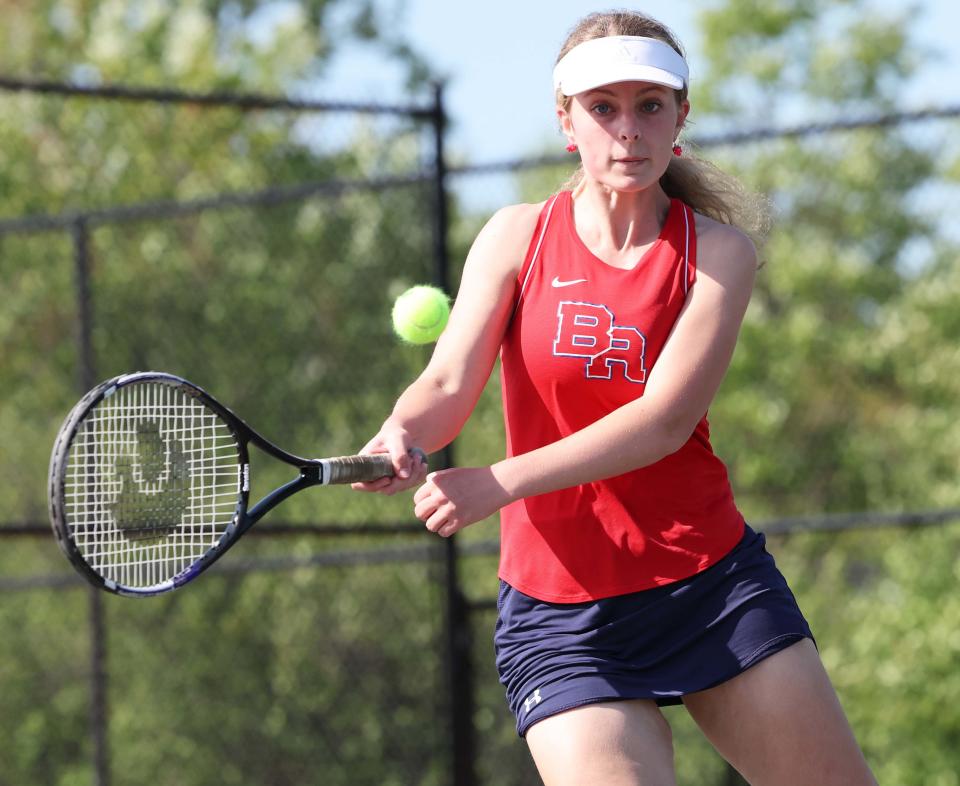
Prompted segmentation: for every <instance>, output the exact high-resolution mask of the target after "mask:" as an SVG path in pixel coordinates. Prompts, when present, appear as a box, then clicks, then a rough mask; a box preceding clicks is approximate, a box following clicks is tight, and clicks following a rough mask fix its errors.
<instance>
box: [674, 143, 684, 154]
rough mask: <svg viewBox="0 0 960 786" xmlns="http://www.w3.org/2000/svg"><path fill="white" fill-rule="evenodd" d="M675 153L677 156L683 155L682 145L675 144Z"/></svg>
mask: <svg viewBox="0 0 960 786" xmlns="http://www.w3.org/2000/svg"><path fill="white" fill-rule="evenodd" d="M673 154H674V155H675V156H682V155H683V148H682V147H680V145H674V146H673Z"/></svg>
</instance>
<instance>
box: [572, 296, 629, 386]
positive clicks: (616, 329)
mask: <svg viewBox="0 0 960 786" xmlns="http://www.w3.org/2000/svg"><path fill="white" fill-rule="evenodd" d="M613 319H614V317H613V312H612V311H610V309H608V308H607V307H606V306H601V305H597V304H595V303H580V302H577V301H572V300H563V301H561V302H560V304H559V306H558V307H557V337H556V338H555V339H554V341H553V354H554V355H556V356H558V357H570V358H582V359H583V360H585V361H586V375H587V379H613V369H614V366H616V367H618V368H619V369H620V370H621V371H622V373H623V378H624V379H625V380H626V381H627V382H636V383H638V384H643V383H645V382H646V381H647V369H646V367H645V365H644V361H645V358H644V355H645V352H646V348H647V337H646V336H644V335H643V333H641V332H640V331H639V330H638V329H637V328H635V327H629V326H627V325H615V324H613Z"/></svg>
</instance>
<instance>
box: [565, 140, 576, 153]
mask: <svg viewBox="0 0 960 786" xmlns="http://www.w3.org/2000/svg"><path fill="white" fill-rule="evenodd" d="M567 152H568V153H576V152H577V146H576V145H575V144H574V143H573V142H571V143H570V144H569V145H567Z"/></svg>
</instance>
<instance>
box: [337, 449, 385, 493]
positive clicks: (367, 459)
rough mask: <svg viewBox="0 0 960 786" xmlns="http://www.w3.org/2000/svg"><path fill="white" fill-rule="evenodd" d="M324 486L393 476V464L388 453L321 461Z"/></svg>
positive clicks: (340, 457)
mask: <svg viewBox="0 0 960 786" xmlns="http://www.w3.org/2000/svg"><path fill="white" fill-rule="evenodd" d="M320 464H321V466H322V467H323V481H322V482H323V485H324V486H326V485H328V484H334V483H338V484H339V483H360V482H363V481H367V480H377V479H378V478H385V477H389V476H391V475H393V462H392V461H391V460H390V456H389V455H388V454H386V453H375V454H372V455H368V456H337V457H335V458H328V459H321V461H320Z"/></svg>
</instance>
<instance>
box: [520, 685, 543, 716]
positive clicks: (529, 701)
mask: <svg viewBox="0 0 960 786" xmlns="http://www.w3.org/2000/svg"><path fill="white" fill-rule="evenodd" d="M541 701H542V698H541V696H540V688H537V689H536V690H535V691H534V692H533V695H532V696H529V697H528V698H526V699H524V700H523V710H524V712H530V708H531V707H536V706H537V705H538V704H539V703H540V702H541Z"/></svg>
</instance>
